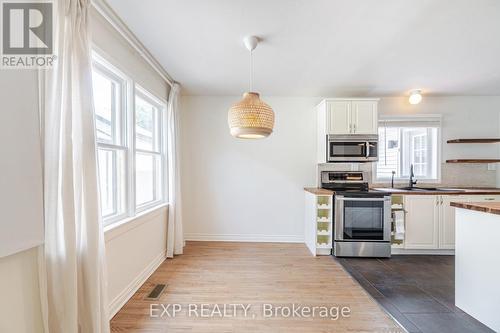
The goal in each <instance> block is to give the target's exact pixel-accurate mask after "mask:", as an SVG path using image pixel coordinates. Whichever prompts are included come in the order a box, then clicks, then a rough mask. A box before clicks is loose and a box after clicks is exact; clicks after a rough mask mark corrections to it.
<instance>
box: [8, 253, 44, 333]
mask: <svg viewBox="0 0 500 333" xmlns="http://www.w3.org/2000/svg"><path fill="white" fill-rule="evenodd" d="M37 258H38V249H37V248H36V247H35V248H32V249H29V250H26V251H23V252H19V253H16V254H13V255H10V256H8V257H4V258H0V295H2V296H1V297H0V332H15V333H39V332H42V331H43V322H42V312H41V308H40V288H39V285H38V261H37V260H38V259H37Z"/></svg>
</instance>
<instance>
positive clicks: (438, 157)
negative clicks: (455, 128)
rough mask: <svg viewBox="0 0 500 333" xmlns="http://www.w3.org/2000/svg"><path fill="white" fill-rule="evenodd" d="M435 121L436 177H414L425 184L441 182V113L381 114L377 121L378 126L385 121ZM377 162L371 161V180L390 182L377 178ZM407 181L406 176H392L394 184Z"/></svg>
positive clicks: (379, 182) (389, 180)
mask: <svg viewBox="0 0 500 333" xmlns="http://www.w3.org/2000/svg"><path fill="white" fill-rule="evenodd" d="M429 121H430V122H435V123H437V124H438V126H436V127H437V129H438V130H437V135H436V141H437V144H436V161H437V170H436V179H434V178H421V177H420V178H418V177H415V178H416V180H417V181H418V182H419V183H426V184H439V183H441V164H442V160H441V159H442V145H443V142H442V140H441V135H442V134H441V132H442V115H440V114H420V115H411V116H406V115H403V116H401V115H393V116H381V117H380V118H379V121H378V126H379V127H381V126H384V123H386V122H408V123H412V122H415V123H419V122H429ZM377 163H378V162H374V163H372V175H373V177H372V179H373V180H372V182H373V183H377V184H390V183H391V178H390V177H389V178H377ZM408 181H409V179H408V178H402V177H394V184H398V185H402V184H407V183H408Z"/></svg>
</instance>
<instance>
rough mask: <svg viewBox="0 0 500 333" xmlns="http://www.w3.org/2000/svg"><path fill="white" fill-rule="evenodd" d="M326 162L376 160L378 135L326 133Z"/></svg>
mask: <svg viewBox="0 0 500 333" xmlns="http://www.w3.org/2000/svg"><path fill="white" fill-rule="evenodd" d="M326 140H327V143H326V150H327V151H326V157H327V158H326V160H327V161H328V162H374V161H378V135H357V134H350V135H327V138H326Z"/></svg>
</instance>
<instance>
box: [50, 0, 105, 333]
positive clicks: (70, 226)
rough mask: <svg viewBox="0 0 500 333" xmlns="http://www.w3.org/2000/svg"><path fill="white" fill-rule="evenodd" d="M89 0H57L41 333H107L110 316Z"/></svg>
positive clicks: (51, 89)
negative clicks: (42, 324) (94, 104)
mask: <svg viewBox="0 0 500 333" xmlns="http://www.w3.org/2000/svg"><path fill="white" fill-rule="evenodd" d="M89 7H90V0H61V1H58V2H57V12H56V13H55V24H56V25H55V31H54V41H55V53H56V55H57V60H56V62H55V64H54V67H53V68H52V69H51V70H48V71H47V73H45V79H44V80H42V82H44V87H43V88H42V89H41V91H44V95H43V96H42V98H43V100H44V107H42V112H43V115H42V116H43V118H42V119H43V126H42V128H43V133H44V134H43V150H44V219H45V244H44V250H43V254H42V257H41V262H40V278H41V283H40V284H41V297H42V308H43V316H44V318H43V319H44V325H45V331H46V333H91V332H92V333H106V332H109V319H108V314H107V303H106V277H105V272H104V264H105V253H104V234H103V230H102V224H101V221H100V219H101V217H100V212H99V198H98V186H97V184H98V182H97V164H96V146H95V133H94V112H93V98H92V78H91V75H92V74H91V57H90V40H89V39H90V34H89Z"/></svg>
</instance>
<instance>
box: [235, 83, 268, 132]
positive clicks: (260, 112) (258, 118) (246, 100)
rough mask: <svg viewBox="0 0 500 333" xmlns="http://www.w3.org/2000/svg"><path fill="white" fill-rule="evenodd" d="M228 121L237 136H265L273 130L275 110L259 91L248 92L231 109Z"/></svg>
mask: <svg viewBox="0 0 500 333" xmlns="http://www.w3.org/2000/svg"><path fill="white" fill-rule="evenodd" d="M228 123H229V128H230V130H231V135H232V136H234V137H236V138H242V139H259V138H265V137H266V136H269V134H271V133H272V132H273V127H274V112H273V109H271V107H270V106H269V105H267V104H266V103H264V102H263V101H262V100H261V99H260V98H259V94H258V93H255V92H247V93H244V94H243V99H242V100H241V101H239V102H238V103H236V104H234V105H233V106H232V107H231V108H230V109H229V113H228Z"/></svg>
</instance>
